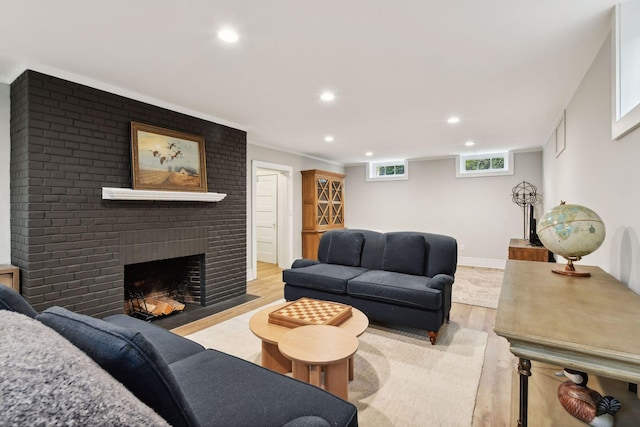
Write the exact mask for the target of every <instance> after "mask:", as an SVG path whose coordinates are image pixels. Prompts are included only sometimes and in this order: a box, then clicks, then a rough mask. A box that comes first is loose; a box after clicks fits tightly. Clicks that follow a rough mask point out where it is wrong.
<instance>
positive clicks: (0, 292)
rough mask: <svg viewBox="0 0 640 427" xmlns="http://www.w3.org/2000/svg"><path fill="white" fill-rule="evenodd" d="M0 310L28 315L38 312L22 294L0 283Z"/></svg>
mask: <svg viewBox="0 0 640 427" xmlns="http://www.w3.org/2000/svg"><path fill="white" fill-rule="evenodd" d="M0 310H9V311H15V312H17V313H21V314H24V315H25V316H29V317H36V314H38V313H37V312H36V311H35V310H34V309H33V307H31V305H29V303H28V302H27V301H25V299H24V298H22V295H20V294H19V293H18V292H16V291H15V290H13V289H11V288H10V287H8V286H4V285H0Z"/></svg>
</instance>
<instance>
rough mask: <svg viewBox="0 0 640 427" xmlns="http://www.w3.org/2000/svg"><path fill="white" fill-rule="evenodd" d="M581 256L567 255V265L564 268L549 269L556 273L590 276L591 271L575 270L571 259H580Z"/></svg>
mask: <svg viewBox="0 0 640 427" xmlns="http://www.w3.org/2000/svg"><path fill="white" fill-rule="evenodd" d="M581 258H582V257H579V256H571V257H567V261H568V262H567V265H566V266H565V268H564V270H551V271H553V272H554V273H556V274H563V275H565V276H573V277H590V276H591V273H589V272H588V271H576V268H575V267H574V266H573V261H580V259H581Z"/></svg>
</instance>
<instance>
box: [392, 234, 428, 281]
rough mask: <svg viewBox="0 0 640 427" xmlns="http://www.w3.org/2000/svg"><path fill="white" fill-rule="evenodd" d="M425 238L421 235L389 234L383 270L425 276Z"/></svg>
mask: <svg viewBox="0 0 640 427" xmlns="http://www.w3.org/2000/svg"><path fill="white" fill-rule="evenodd" d="M424 254H425V242H424V237H423V236H421V235H419V234H409V233H388V234H387V235H386V240H385V243H384V253H383V256H382V269H383V270H386V271H395V272H398V273H406V274H415V275H418V276H420V275H424Z"/></svg>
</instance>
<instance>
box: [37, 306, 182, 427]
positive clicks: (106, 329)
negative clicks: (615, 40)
mask: <svg viewBox="0 0 640 427" xmlns="http://www.w3.org/2000/svg"><path fill="white" fill-rule="evenodd" d="M36 318H37V319H38V320H40V321H41V322H42V323H44V324H45V325H47V326H49V327H51V328H53V329H54V330H55V331H57V332H58V333H59V334H60V335H62V336H63V337H65V338H66V339H68V340H69V341H71V343H72V344H74V345H75V346H76V347H78V348H79V349H80V350H82V351H84V352H85V353H86V354H88V355H89V357H91V358H92V359H93V360H94V361H95V362H97V363H98V364H99V365H100V366H101V367H102V368H103V369H104V370H106V371H107V372H108V373H110V374H111V375H112V376H113V377H114V378H115V379H117V380H118V381H120V382H121V383H123V384H124V385H125V386H126V387H127V388H128V389H129V390H130V391H131V392H132V393H133V394H135V395H136V396H137V397H138V398H139V399H140V400H142V401H143V402H144V403H146V404H147V405H149V406H150V407H152V408H153V409H155V410H156V411H157V412H158V413H159V414H160V415H161V416H162V417H163V418H164V419H165V420H167V421H168V422H169V423H170V424H171V425H176V426H178V425H192V424H193V423H192V420H191V415H190V414H191V412H192V411H191V409H190V405H189V403H188V401H186V400H185V398H184V396H183V394H182V391H181V390H180V387H178V383H177V381H176V379H175V378H174V376H173V374H172V373H171V371H170V370H169V367H168V365H167V364H166V362H165V361H164V359H163V358H162V357H161V356H160V354H159V353H158V352H157V351H156V349H155V348H154V347H153V346H152V345H151V344H150V343H149V341H147V340H146V339H145V338H144V336H143V335H142V334H141V333H139V332H137V331H135V330H133V329H129V328H122V327H120V326H118V325H114V324H112V323H109V322H105V321H104V320H99V319H95V318H93V317H89V316H85V315H82V314H77V313H73V312H71V311H69V310H66V309H64V308H62V307H51V308H48V309H46V310H45V311H43V312H42V313H40V314H39V315H38V316H37V317H36ZM170 333H171V332H169V331H167V334H170Z"/></svg>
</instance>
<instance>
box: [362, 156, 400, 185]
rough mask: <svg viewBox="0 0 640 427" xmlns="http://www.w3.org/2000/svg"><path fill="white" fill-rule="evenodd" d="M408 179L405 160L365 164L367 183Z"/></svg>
mask: <svg viewBox="0 0 640 427" xmlns="http://www.w3.org/2000/svg"><path fill="white" fill-rule="evenodd" d="M401 179H405V180H406V179H409V164H408V162H407V161H406V160H391V161H387V162H371V163H367V181H396V180H401Z"/></svg>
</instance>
